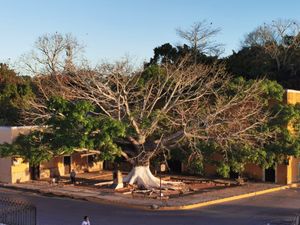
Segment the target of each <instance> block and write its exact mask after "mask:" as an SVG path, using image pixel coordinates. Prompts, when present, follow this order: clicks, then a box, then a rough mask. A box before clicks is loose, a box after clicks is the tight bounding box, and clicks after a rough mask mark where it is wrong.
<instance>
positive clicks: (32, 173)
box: [29, 165, 40, 180]
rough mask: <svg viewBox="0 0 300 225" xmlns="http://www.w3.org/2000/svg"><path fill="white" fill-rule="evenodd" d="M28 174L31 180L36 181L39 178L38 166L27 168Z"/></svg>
mask: <svg viewBox="0 0 300 225" xmlns="http://www.w3.org/2000/svg"><path fill="white" fill-rule="evenodd" d="M29 174H30V179H31V180H37V179H39V178H40V166H39V165H37V166H30V167H29Z"/></svg>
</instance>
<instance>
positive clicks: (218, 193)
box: [0, 182, 280, 209]
mask: <svg viewBox="0 0 300 225" xmlns="http://www.w3.org/2000/svg"><path fill="white" fill-rule="evenodd" d="M0 187H3V188H14V189H21V190H25V191H31V192H36V193H40V194H43V195H53V196H60V197H69V198H73V199H81V200H87V201H91V202H101V203H110V204H117V205H123V206H126V207H138V208H143V209H150V208H151V207H153V206H154V208H160V207H162V208H165V209H168V207H169V208H170V209H171V208H172V209H176V207H178V209H180V208H182V207H183V206H187V205H194V204H199V203H205V202H209V201H214V200H218V199H224V198H228V197H232V196H239V195H245V194H248V193H253V192H259V191H262V190H268V189H272V188H277V187H280V185H276V184H268V183H246V184H245V185H243V186H236V187H230V188H223V189H217V190H216V189H214V190H208V191H204V192H202V193H197V194H190V195H185V196H182V197H176V198H175V197H174V198H170V199H167V200H160V199H149V198H141V197H136V198H135V197H133V196H132V195H130V194H127V195H125V194H121V193H116V192H109V193H107V192H101V190H97V189H95V190H93V189H88V188H85V187H79V186H72V185H53V184H49V183H47V182H31V183H20V184H1V183H0Z"/></svg>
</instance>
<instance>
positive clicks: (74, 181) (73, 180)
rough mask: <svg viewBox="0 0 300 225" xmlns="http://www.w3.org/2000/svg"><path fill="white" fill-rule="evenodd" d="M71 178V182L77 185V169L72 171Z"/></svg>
mask: <svg viewBox="0 0 300 225" xmlns="http://www.w3.org/2000/svg"><path fill="white" fill-rule="evenodd" d="M70 180H71V183H72V184H74V185H75V183H76V172H75V170H72V171H71V173H70Z"/></svg>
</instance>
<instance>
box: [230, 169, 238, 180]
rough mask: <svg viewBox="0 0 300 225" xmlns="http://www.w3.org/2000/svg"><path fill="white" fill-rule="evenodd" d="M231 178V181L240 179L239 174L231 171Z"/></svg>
mask: <svg viewBox="0 0 300 225" xmlns="http://www.w3.org/2000/svg"><path fill="white" fill-rule="evenodd" d="M229 177H230V178H231V179H238V178H239V173H237V172H234V171H232V170H230V172H229Z"/></svg>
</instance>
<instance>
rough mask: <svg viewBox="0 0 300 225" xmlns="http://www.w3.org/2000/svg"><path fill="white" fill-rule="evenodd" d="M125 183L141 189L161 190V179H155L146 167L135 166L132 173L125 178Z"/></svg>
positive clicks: (147, 166)
mask: <svg viewBox="0 0 300 225" xmlns="http://www.w3.org/2000/svg"><path fill="white" fill-rule="evenodd" d="M123 182H125V183H129V184H131V185H133V184H136V185H137V186H138V187H139V188H145V189H153V188H159V186H160V185H159V178H157V177H155V176H154V175H153V174H152V173H151V171H150V168H149V165H146V166H135V167H133V168H132V170H131V172H130V173H129V174H128V175H127V176H126V177H124V179H123Z"/></svg>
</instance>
